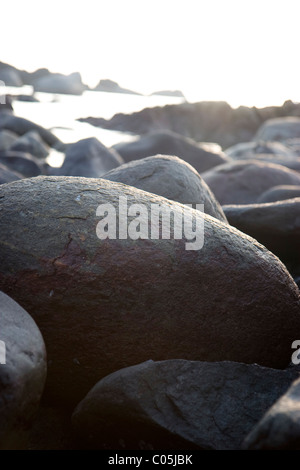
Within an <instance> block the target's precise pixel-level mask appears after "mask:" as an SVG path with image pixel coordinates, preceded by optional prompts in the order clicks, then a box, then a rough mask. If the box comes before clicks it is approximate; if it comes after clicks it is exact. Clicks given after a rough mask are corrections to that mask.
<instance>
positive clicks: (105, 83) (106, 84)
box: [93, 79, 141, 95]
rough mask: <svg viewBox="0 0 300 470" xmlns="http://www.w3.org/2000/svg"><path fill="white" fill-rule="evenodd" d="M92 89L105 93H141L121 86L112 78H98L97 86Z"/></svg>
mask: <svg viewBox="0 0 300 470" xmlns="http://www.w3.org/2000/svg"><path fill="white" fill-rule="evenodd" d="M93 90H94V91H105V92H107V93H128V94H130V95H141V93H137V92H136V91H132V90H128V89H127V88H122V87H120V85H119V84H118V83H117V82H114V81H113V80H108V79H105V80H100V82H99V83H98V85H97V86H95V88H94V89H93Z"/></svg>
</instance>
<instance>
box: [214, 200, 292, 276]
mask: <svg viewBox="0 0 300 470" xmlns="http://www.w3.org/2000/svg"><path fill="white" fill-rule="evenodd" d="M223 210H224V212H225V214H226V217H227V219H228V222H229V223H230V224H231V225H233V226H234V227H236V228H237V229H239V230H240V231H241V232H244V233H247V234H248V235H250V236H251V237H253V238H255V239H256V240H258V241H259V242H260V243H262V244H263V245H264V246H265V247H267V248H268V249H269V250H270V251H272V252H273V253H274V254H275V255H277V256H278V257H279V258H280V259H281V261H282V262H283V263H284V264H285V265H286V266H287V268H288V269H289V271H290V272H291V273H292V274H293V275H295V274H296V273H298V274H300V217H299V215H300V197H299V198H296V199H289V200H286V201H278V202H273V203H269V204H252V205H251V204H250V205H241V206H223Z"/></svg>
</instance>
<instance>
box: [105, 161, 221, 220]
mask: <svg viewBox="0 0 300 470" xmlns="http://www.w3.org/2000/svg"><path fill="white" fill-rule="evenodd" d="M103 178H104V179H107V180H110V181H117V182H119V183H124V184H127V185H129V186H134V187H135V188H138V189H142V190H143V191H147V192H149V193H154V194H157V195H158V196H163V197H165V198H167V199H171V200H172V201H177V202H181V203H182V204H193V205H194V206H193V207H194V209H195V208H196V207H195V204H204V212H205V213H206V214H209V215H211V216H212V217H216V218H217V219H219V220H221V221H223V222H227V220H226V217H225V215H224V213H223V210H222V208H221V206H220V204H219V203H218V202H217V201H216V199H215V197H214V195H213V194H212V192H211V190H210V189H209V187H208V186H207V184H206V183H205V181H204V180H203V179H202V178H201V176H200V175H199V173H197V171H196V170H195V169H194V168H193V167H192V166H191V165H189V164H188V163H186V162H185V161H183V160H181V159H180V158H177V157H170V156H168V155H156V156H154V157H148V158H143V159H141V160H136V161H133V162H130V163H126V164H124V165H121V166H119V167H118V168H116V169H114V170H111V171H110V172H108V173H106V174H105V175H103Z"/></svg>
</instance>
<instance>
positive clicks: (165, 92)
mask: <svg viewBox="0 0 300 470" xmlns="http://www.w3.org/2000/svg"><path fill="white" fill-rule="evenodd" d="M153 95H159V96H175V97H177V98H184V99H185V96H184V94H183V93H182V91H180V90H161V91H154V92H153V93H151V95H150V96H153Z"/></svg>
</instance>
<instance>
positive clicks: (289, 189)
mask: <svg viewBox="0 0 300 470" xmlns="http://www.w3.org/2000/svg"><path fill="white" fill-rule="evenodd" d="M295 197H300V185H299V186H292V185H284V184H283V185H279V186H273V187H272V188H270V189H268V190H267V191H265V192H264V193H262V195H261V196H260V197H259V198H258V201H257V202H258V203H259V204H265V203H268V202H277V201H284V200H285V199H293V198H295Z"/></svg>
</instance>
